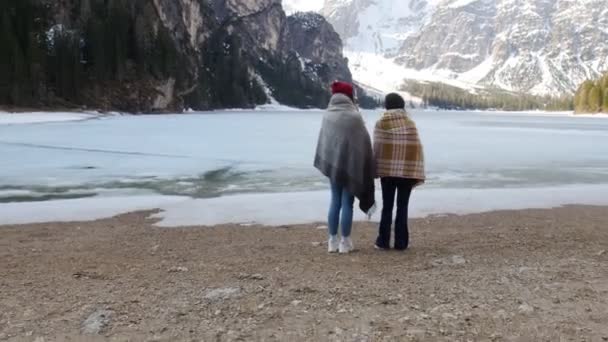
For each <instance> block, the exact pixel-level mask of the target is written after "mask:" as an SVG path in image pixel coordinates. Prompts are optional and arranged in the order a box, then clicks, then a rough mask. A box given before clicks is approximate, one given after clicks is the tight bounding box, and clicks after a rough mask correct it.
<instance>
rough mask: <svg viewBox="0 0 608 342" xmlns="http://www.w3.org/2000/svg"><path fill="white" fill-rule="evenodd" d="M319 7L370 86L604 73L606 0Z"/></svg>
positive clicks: (513, 87) (411, 0)
mask: <svg viewBox="0 0 608 342" xmlns="http://www.w3.org/2000/svg"><path fill="white" fill-rule="evenodd" d="M288 1H289V0H288ZM291 1H292V2H293V1H294V0H291ZM320 13H321V14H323V15H324V16H325V17H326V18H327V19H328V20H329V21H330V22H331V23H332V24H333V25H334V27H335V28H336V31H337V32H338V33H339V34H340V35H341V37H342V38H343V40H344V45H345V55H346V56H347V57H348V58H349V59H350V61H351V67H352V69H353V74H354V77H355V79H357V80H358V81H360V82H362V83H365V84H369V85H371V86H375V87H379V88H395V87H397V86H399V85H401V83H402V82H403V79H415V80H423V81H433V82H436V81H439V82H443V83H447V84H451V85H454V86H458V87H461V88H468V89H474V88H478V87H487V88H494V87H495V88H501V89H505V90H510V91H520V92H527V93H532V94H538V95H545V94H550V95H557V94H562V93H572V92H573V91H574V90H575V88H576V87H577V85H578V84H580V83H581V82H582V81H583V80H585V79H587V78H594V77H598V76H599V75H600V74H601V73H602V72H604V71H608V45H607V44H606V41H608V0H583V1H580V0H326V1H325V3H324V6H323V8H322V9H321V10H320ZM391 62H394V63H396V64H397V66H395V65H394V64H392V63H391ZM370 83H371V84H370ZM379 84H380V85H379Z"/></svg>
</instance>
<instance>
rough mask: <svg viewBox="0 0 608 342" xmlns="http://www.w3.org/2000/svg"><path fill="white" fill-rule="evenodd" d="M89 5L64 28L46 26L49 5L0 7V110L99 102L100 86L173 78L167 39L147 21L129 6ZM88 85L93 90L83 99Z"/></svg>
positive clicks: (14, 1)
mask: <svg viewBox="0 0 608 342" xmlns="http://www.w3.org/2000/svg"><path fill="white" fill-rule="evenodd" d="M75 3H78V4H80V1H76V2H75ZM87 3H88V4H89V6H91V8H90V10H89V11H88V13H89V14H88V15H86V16H85V15H80V16H76V19H75V22H74V23H72V25H71V27H66V26H64V25H59V24H55V25H53V24H52V23H51V22H50V18H49V17H48V16H49V15H48V13H50V12H51V8H50V6H51V5H49V4H45V3H44V2H41V1H36V0H2V1H1V2H0V46H1V47H2V49H1V50H0V104H6V105H13V106H40V105H52V104H56V103H58V102H59V103H62V102H64V103H70V104H78V103H82V102H85V97H86V96H89V97H97V96H101V93H102V92H103V91H104V90H103V84H104V83H108V82H124V81H128V80H134V79H142V78H145V77H152V78H156V79H163V78H166V77H167V76H168V75H173V74H175V73H176V72H177V70H178V68H177V65H178V63H179V58H178V54H177V50H176V47H175V46H174V42H173V41H172V39H171V37H170V34H169V32H168V31H167V30H166V29H165V28H164V27H162V26H161V27H159V28H158V29H157V30H156V31H155V30H154V29H153V24H152V23H151V22H150V21H149V20H148V18H147V17H146V16H145V15H138V16H136V17H135V18H133V16H132V13H133V12H134V11H132V8H129V7H130V6H135V2H130V1H127V0H116V1H111V2H105V1H90V2H87ZM74 7H75V8H78V7H79V5H77V6H74ZM91 84H95V85H97V87H94V88H96V89H94V90H93V91H92V93H87V91H89V92H90V91H91V88H92V87H89V85H91Z"/></svg>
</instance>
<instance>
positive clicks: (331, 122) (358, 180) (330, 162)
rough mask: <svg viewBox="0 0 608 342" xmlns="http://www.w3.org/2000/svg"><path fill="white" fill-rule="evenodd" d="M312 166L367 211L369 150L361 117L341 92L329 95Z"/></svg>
mask: <svg viewBox="0 0 608 342" xmlns="http://www.w3.org/2000/svg"><path fill="white" fill-rule="evenodd" d="M315 167H316V168H317V169H319V171H321V172H322V173H323V174H324V175H325V176H327V177H328V178H329V179H330V180H331V181H332V182H334V183H336V184H339V185H341V186H342V187H344V188H346V189H347V190H348V191H349V192H350V193H351V194H353V195H354V196H355V197H356V198H357V199H359V208H361V210H362V211H363V212H364V213H366V214H368V215H371V211H373V208H374V207H375V206H374V204H375V198H374V172H373V171H374V170H373V150H372V144H371V139H370V137H369V133H368V131H367V129H366V128H365V122H364V121H363V117H362V116H361V114H360V113H359V111H358V109H357V107H356V106H355V105H354V103H353V102H352V101H351V100H350V99H349V98H348V97H347V96H345V95H342V94H336V95H334V96H333V97H332V98H331V101H330V102H329V107H328V108H327V113H326V114H325V116H324V117H323V125H322V126H321V133H320V134H319V142H318V144H317V153H316V156H315Z"/></svg>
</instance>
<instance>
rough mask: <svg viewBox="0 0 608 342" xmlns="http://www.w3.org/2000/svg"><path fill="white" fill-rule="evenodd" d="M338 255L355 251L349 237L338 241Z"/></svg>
mask: <svg viewBox="0 0 608 342" xmlns="http://www.w3.org/2000/svg"><path fill="white" fill-rule="evenodd" d="M339 250H340V254H348V253H350V252H352V251H354V250H355V246H354V245H353V240H351V238H350V237H347V238H342V241H340V247H339Z"/></svg>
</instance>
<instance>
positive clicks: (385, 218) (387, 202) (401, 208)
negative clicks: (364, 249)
mask: <svg viewBox="0 0 608 342" xmlns="http://www.w3.org/2000/svg"><path fill="white" fill-rule="evenodd" d="M381 182H382V200H383V202H384V207H383V208H382V218H381V220H380V233H379V235H378V239H377V240H376V245H377V246H378V247H380V248H390V241H391V226H392V223H393V207H394V206H395V193H396V194H397V216H396V218H395V249H398V250H405V249H407V247H408V246H409V242H410V236H409V229H408V225H407V221H408V207H409V204H410V195H411V194H412V189H413V188H414V186H415V185H416V183H417V182H418V181H417V180H415V179H409V178H394V177H385V178H382V179H381Z"/></svg>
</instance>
